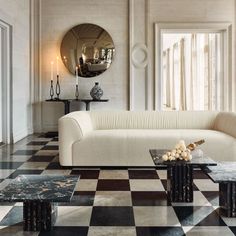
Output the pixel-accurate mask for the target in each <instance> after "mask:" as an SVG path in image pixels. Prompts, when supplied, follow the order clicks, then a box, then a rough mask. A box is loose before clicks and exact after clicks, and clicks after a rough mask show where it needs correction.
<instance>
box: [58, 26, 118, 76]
mask: <svg viewBox="0 0 236 236" xmlns="http://www.w3.org/2000/svg"><path fill="white" fill-rule="evenodd" d="M114 53H115V47H114V43H113V40H112V38H111V36H110V35H109V34H108V33H107V31H106V30H104V29H103V28H101V27H100V26H98V25H94V24H81V25H77V26H75V27H73V28H72V29H70V30H69V31H68V32H67V33H66V35H65V36H64V38H63V40H62V43H61V58H62V61H63V63H64V65H65V67H66V68H67V69H68V70H69V72H71V73H72V74H73V75H75V74H76V73H78V76H80V77H85V78H89V77H94V76H97V75H100V74H102V73H103V72H104V71H106V70H107V69H108V68H109V67H110V66H111V63H112V60H113V57H114Z"/></svg>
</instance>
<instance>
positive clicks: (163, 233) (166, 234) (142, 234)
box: [136, 227, 185, 236]
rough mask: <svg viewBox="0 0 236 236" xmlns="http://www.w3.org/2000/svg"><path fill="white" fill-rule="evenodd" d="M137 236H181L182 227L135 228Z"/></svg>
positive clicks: (182, 232) (182, 233)
mask: <svg viewBox="0 0 236 236" xmlns="http://www.w3.org/2000/svg"><path fill="white" fill-rule="evenodd" d="M136 232H137V236H183V235H185V234H184V231H183V229H182V227H136Z"/></svg>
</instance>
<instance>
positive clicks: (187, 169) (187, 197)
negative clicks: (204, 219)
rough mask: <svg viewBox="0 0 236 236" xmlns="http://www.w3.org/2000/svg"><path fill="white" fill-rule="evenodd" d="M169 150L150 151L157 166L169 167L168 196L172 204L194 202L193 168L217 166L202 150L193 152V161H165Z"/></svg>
mask: <svg viewBox="0 0 236 236" xmlns="http://www.w3.org/2000/svg"><path fill="white" fill-rule="evenodd" d="M167 151H168V150H163V149H154V150H150V154H151V156H152V159H153V162H154V164H155V165H156V166H159V165H160V166H167V194H168V198H169V200H170V201H171V202H193V168H194V167H205V166H208V165H216V162H215V161H213V160H212V159H211V158H209V157H208V156H206V155H204V154H203V152H202V151H201V150H199V149H198V150H195V151H194V152H192V156H193V158H192V160H191V161H180V160H178V161H163V160H162V155H163V154H164V153H166V152H167Z"/></svg>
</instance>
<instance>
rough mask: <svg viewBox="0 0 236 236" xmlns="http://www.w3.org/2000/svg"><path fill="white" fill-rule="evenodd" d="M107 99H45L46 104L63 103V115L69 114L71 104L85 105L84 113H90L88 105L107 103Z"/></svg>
mask: <svg viewBox="0 0 236 236" xmlns="http://www.w3.org/2000/svg"><path fill="white" fill-rule="evenodd" d="M108 101H109V99H99V100H94V99H91V98H84V99H47V100H46V102H62V103H64V114H65V115H66V114H68V113H70V104H71V102H83V103H85V105H86V111H90V103H92V102H108Z"/></svg>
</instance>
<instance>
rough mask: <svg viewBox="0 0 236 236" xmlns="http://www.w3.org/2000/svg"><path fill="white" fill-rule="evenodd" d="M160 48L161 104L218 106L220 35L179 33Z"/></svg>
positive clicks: (179, 107) (171, 107) (191, 107)
mask: <svg viewBox="0 0 236 236" xmlns="http://www.w3.org/2000/svg"><path fill="white" fill-rule="evenodd" d="M173 38H174V37H173V35H172V36H171V40H170V41H172V44H171V45H170V47H168V48H166V49H165V50H164V51H163V60H162V61H163V65H162V66H163V68H162V78H163V83H162V88H163V101H164V104H163V107H164V109H168V110H219V109H221V105H220V100H221V96H222V95H221V88H220V84H221V77H220V76H221V65H220V64H221V60H220V58H221V55H220V53H221V50H220V49H221V48H220V45H221V44H220V40H221V38H220V34H219V33H211V34H203V33H199V34H183V35H182V37H180V35H178V36H177V38H178V40H176V41H174V40H173Z"/></svg>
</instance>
